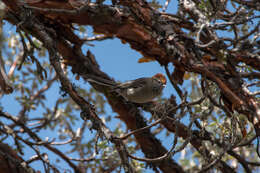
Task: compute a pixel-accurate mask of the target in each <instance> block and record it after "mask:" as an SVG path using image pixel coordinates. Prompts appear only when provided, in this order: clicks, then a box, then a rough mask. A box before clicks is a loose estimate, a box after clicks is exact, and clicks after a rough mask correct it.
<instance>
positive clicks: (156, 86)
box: [87, 73, 166, 103]
mask: <svg viewBox="0 0 260 173" xmlns="http://www.w3.org/2000/svg"><path fill="white" fill-rule="evenodd" d="M87 80H88V81H89V82H94V83H97V84H100V85H105V86H109V87H112V89H113V90H114V91H116V92H118V93H119V94H120V95H121V96H122V97H124V99H125V100H127V101H130V102H134V103H147V102H151V101H153V99H154V98H156V97H158V96H159V95H160V94H161V93H162V90H163V88H164V87H165V86H166V78H165V76H164V75H163V74H161V73H158V74H156V75H154V76H153V77H143V78H138V79H135V80H130V81H126V82H123V83H114V82H111V81H108V80H105V79H104V80H103V79H100V78H95V77H93V76H92V77H91V78H88V79H87Z"/></svg>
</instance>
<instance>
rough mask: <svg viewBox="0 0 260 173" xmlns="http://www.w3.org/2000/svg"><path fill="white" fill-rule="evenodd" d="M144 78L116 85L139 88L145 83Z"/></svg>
mask: <svg viewBox="0 0 260 173" xmlns="http://www.w3.org/2000/svg"><path fill="white" fill-rule="evenodd" d="M145 79H146V78H139V79H136V80H130V81H127V82H124V83H121V84H119V85H118V88H122V89H124V88H139V87H142V86H143V85H145V84H146V82H147V81H146V80H145Z"/></svg>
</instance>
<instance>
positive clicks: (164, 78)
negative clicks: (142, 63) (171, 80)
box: [152, 73, 167, 86]
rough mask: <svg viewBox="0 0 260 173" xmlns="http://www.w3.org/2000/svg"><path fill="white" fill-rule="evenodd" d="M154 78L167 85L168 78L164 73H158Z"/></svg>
mask: <svg viewBox="0 0 260 173" xmlns="http://www.w3.org/2000/svg"><path fill="white" fill-rule="evenodd" d="M152 78H154V79H156V80H158V81H160V82H161V83H162V84H163V85H164V86H165V85H166V82H167V80H166V77H165V76H164V75H163V74H162V73H157V74H156V75H154V76H153V77H152Z"/></svg>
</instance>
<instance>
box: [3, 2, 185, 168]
mask: <svg viewBox="0 0 260 173" xmlns="http://www.w3.org/2000/svg"><path fill="white" fill-rule="evenodd" d="M160 2H163V3H164V2H165V1H160ZM176 4H177V2H176V1H171V3H170V5H169V7H168V10H167V12H169V13H174V12H175V11H176ZM15 29H16V28H15V27H13V26H10V25H9V24H6V25H5V26H4V30H6V31H11V32H15ZM89 30H90V31H91V29H89ZM6 34H7V33H6ZM91 44H94V47H91V46H88V45H85V46H84V48H83V52H84V53H86V51H87V50H90V51H91V52H92V53H93V54H94V55H95V57H96V59H97V62H98V63H99V65H100V67H101V70H102V71H104V72H105V73H107V74H108V75H110V76H111V77H113V78H114V79H115V80H117V81H126V80H132V79H136V78H139V77H149V76H153V75H154V74H156V73H158V72H160V73H164V74H165V71H164V68H163V67H162V66H160V65H159V64H158V63H157V62H149V63H138V59H139V58H142V55H141V54H140V53H138V52H136V51H135V50H133V49H131V48H130V47H129V45H128V44H122V43H121V41H120V40H119V39H113V40H106V41H101V42H97V41H96V42H91ZM46 59H47V58H46ZM170 70H173V69H172V67H171V68H170ZM71 80H72V82H75V83H76V84H77V85H80V86H81V87H83V88H84V87H86V89H88V88H89V84H87V83H85V82H79V81H76V80H75V78H74V77H72V76H71ZM188 87H189V83H187V82H186V83H185V84H184V85H183V86H182V88H188ZM171 94H173V95H176V92H175V90H174V89H173V87H172V86H171V84H170V83H169V82H168V85H167V86H166V88H165V89H164V91H163V96H164V97H166V98H168V97H169V96H170V95H171ZM15 96H17V92H14V93H13V94H11V95H7V96H4V97H3V98H1V100H0V103H1V105H2V107H4V110H5V111H7V112H9V113H11V114H13V115H16V114H17V113H18V111H19V110H20V108H21V107H20V106H19V104H18V103H17V102H16V101H15V99H14V98H15ZM46 97H47V98H50V99H49V100H48V101H46V104H47V105H48V106H50V107H53V106H54V102H55V100H53V99H51V98H53V97H61V96H60V94H59V84H55V85H54V86H53V87H52V88H51V90H49V91H48V92H47V93H46ZM106 110H107V115H113V116H115V115H116V114H115V113H113V112H112V111H111V108H110V107H109V106H106ZM41 113H42V112H41V110H40V109H38V110H37V111H34V112H32V114H34V115H36V116H37V114H41ZM76 116H78V117H79V115H76ZM102 116H106V115H102ZM113 116H112V117H113ZM148 116H149V115H148ZM1 121H5V120H1ZM119 122H120V121H119V120H118V119H113V120H112V124H110V126H109V127H110V128H111V129H114V128H115V126H116V124H117V123H119ZM78 126H79V125H78ZM78 126H77V125H76V126H75V129H76V128H77V127H78ZM89 133H90V132H89ZM40 136H41V137H42V139H44V138H45V137H50V138H51V137H55V136H56V134H55V133H54V132H53V131H49V130H47V131H43V132H41V133H40ZM172 137H173V135H171V137H170V138H168V139H167V140H161V142H162V143H163V144H164V145H165V146H166V147H167V148H169V147H170V144H171V143H172V141H173V138H172ZM158 138H161V139H163V138H164V135H160V136H158ZM12 143H13V142H12V140H10V144H12ZM63 148H64V151H65V150H66V147H63ZM41 150H42V151H46V150H45V149H43V148H41ZM48 153H49V152H48ZM139 154H140V153H139ZM32 155H34V152H33V151H32V150H26V153H25V158H27V159H28V158H30V157H31V156H32ZM140 156H141V154H140ZM178 156H179V154H178V155H177V156H176V157H175V158H178ZM75 157H76V156H75ZM54 158H55V155H54V154H50V159H51V160H52V161H54V160H55V159H54ZM63 164H64V162H61V163H60V164H59V166H60V167H63ZM66 165H67V164H64V167H66ZM34 168H37V169H41V170H42V169H43V168H42V166H41V163H40V162H37V163H35V164H34Z"/></svg>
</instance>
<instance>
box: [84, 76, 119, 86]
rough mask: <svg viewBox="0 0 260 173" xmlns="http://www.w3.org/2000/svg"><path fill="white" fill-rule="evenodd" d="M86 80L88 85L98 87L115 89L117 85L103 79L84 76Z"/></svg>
mask: <svg viewBox="0 0 260 173" xmlns="http://www.w3.org/2000/svg"><path fill="white" fill-rule="evenodd" d="M86 80H87V81H88V82H90V83H96V84H98V85H103V86H108V87H112V88H115V87H116V85H117V83H116V82H114V81H112V80H108V79H104V78H101V77H99V76H95V75H86Z"/></svg>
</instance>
